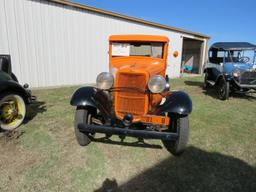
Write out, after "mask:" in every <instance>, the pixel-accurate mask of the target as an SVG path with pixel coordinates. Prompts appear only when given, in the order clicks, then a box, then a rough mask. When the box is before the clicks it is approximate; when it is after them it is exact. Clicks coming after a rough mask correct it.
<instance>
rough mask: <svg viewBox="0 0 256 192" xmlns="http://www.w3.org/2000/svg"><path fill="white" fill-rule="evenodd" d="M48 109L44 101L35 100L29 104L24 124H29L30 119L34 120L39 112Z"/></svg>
mask: <svg viewBox="0 0 256 192" xmlns="http://www.w3.org/2000/svg"><path fill="white" fill-rule="evenodd" d="M46 111H47V108H46V105H45V102H44V101H33V102H32V103H31V104H30V105H28V110H27V115H26V118H25V119H24V121H23V124H27V123H28V122H29V121H31V120H33V119H34V118H35V117H36V116H37V115H38V114H39V113H44V112H46Z"/></svg>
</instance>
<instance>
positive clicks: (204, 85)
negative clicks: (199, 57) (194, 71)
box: [203, 72, 209, 90]
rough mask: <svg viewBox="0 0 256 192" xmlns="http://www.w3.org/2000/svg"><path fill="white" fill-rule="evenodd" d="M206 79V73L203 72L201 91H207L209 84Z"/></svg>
mask: <svg viewBox="0 0 256 192" xmlns="http://www.w3.org/2000/svg"><path fill="white" fill-rule="evenodd" d="M207 78H208V73H207V72H205V73H204V84H203V89H204V90H207V89H208V88H209V83H208V82H207Z"/></svg>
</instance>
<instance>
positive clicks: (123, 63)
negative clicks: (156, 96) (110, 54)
mask: <svg viewBox="0 0 256 192" xmlns="http://www.w3.org/2000/svg"><path fill="white" fill-rule="evenodd" d="M110 66H112V67H111V68H110V72H111V73H112V74H113V75H115V74H116V72H121V71H133V72H139V71H143V72H145V71H146V72H147V73H148V74H149V76H152V75H158V74H162V73H164V72H165V67H166V66H165V64H164V60H163V59H157V58H145V57H143V58H140V57H130V58H127V57H124V58H116V59H114V60H112V63H111V65H110ZM163 75H164V74H163Z"/></svg>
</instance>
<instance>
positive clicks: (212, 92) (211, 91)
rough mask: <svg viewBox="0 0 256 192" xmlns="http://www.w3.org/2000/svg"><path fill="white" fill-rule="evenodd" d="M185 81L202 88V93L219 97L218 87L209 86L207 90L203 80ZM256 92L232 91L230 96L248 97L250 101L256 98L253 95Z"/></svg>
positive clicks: (187, 83)
mask: <svg viewBox="0 0 256 192" xmlns="http://www.w3.org/2000/svg"><path fill="white" fill-rule="evenodd" d="M184 83H185V84H186V85H188V86H196V87H200V88H201V89H202V93H203V94H205V95H208V96H211V97H212V98H214V99H219V98H218V95H217V88H216V87H209V88H207V90H203V82H200V81H184ZM253 94H255V92H244V93H238V92H235V93H231V94H230V97H233V98H237V99H246V100H249V101H254V100H256V97H255V96H254V95H253Z"/></svg>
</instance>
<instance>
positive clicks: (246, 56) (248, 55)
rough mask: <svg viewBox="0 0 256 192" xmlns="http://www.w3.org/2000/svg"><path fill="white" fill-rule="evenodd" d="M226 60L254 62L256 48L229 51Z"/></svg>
mask: <svg viewBox="0 0 256 192" xmlns="http://www.w3.org/2000/svg"><path fill="white" fill-rule="evenodd" d="M225 62H233V63H254V62H255V50H240V51H227V57H226V58H225Z"/></svg>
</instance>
